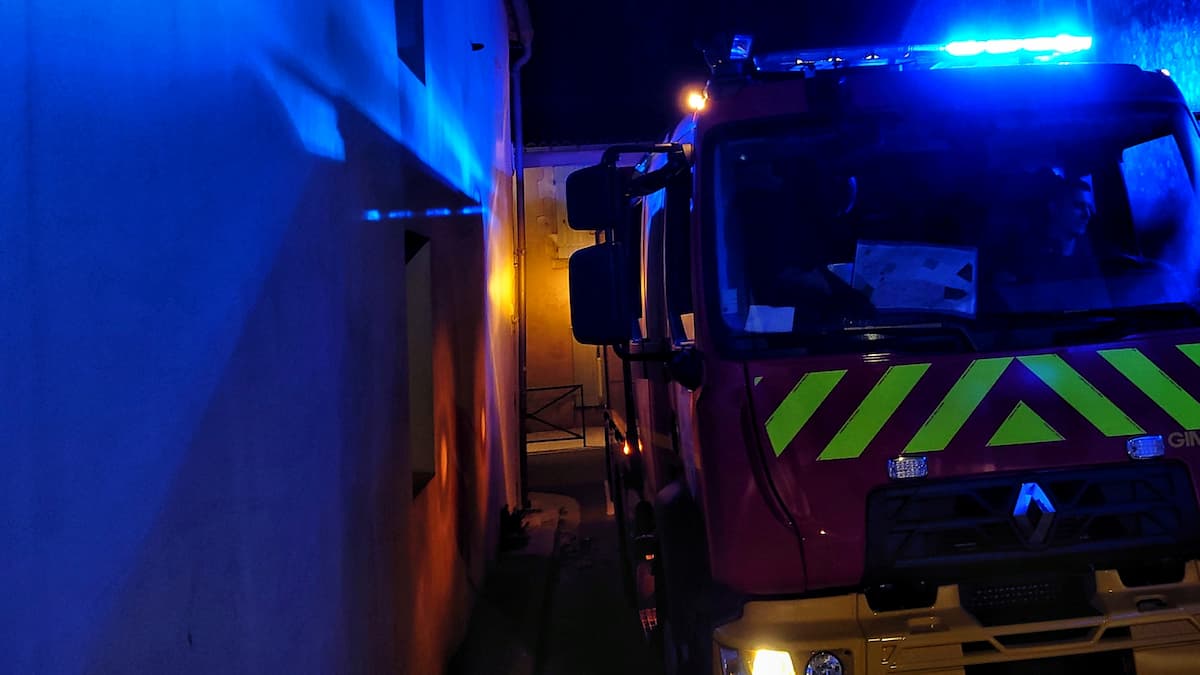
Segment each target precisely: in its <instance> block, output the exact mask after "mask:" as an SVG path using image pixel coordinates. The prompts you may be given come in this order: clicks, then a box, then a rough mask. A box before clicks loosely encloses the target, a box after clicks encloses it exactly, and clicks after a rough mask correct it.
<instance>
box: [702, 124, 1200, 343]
mask: <svg viewBox="0 0 1200 675" xmlns="http://www.w3.org/2000/svg"><path fill="white" fill-rule="evenodd" d="M711 142H712V143H713V144H712V146H711V148H712V151H711V153H709V154H708V159H707V161H708V163H709V164H708V169H709V172H710V177H711V178H710V182H708V189H709V190H711V201H710V202H708V208H709V209H711V212H710V216H711V217H709V218H708V219H707V223H708V228H709V233H710V238H709V241H710V243H711V244H712V246H711V247H710V250H711V251H712V255H711V257H710V260H711V261H712V262H714V263H715V264H714V265H713V270H714V272H715V276H716V280H715V283H714V284H713V285H712V286H710V287H711V288H712V289H713V290H714V291H716V293H715V297H714V298H713V307H712V309H713V311H714V312H715V313H717V315H718V316H720V317H721V321H720V322H719V323H720V330H718V331H717V332H718V334H720V335H723V336H724V337H725V338H726V339H728V340H730V341H732V343H733V344H734V345H736V346H737V348H738V349H739V350H744V349H751V350H753V349H773V348H795V347H803V346H805V345H812V344H814V340H813V338H815V337H820V340H819V341H818V342H819V343H820V344H822V345H827V346H828V345H830V344H834V345H840V346H838V347H837V349H838V350H840V351H868V350H870V349H869V348H870V345H868V344H866V342H868V341H864V340H861V339H852V340H838V339H832V340H831V339H830V336H831V335H834V336H837V335H841V334H843V333H845V334H846V335H854V336H861V335H862V334H863V331H862V330H861V329H862V328H863V327H864V326H883V327H893V328H896V327H904V328H906V329H911V328H913V327H914V326H919V325H930V326H933V327H934V328H936V330H937V331H939V332H943V333H944V332H945V327H946V326H947V325H949V324H953V326H954V327H955V331H957V332H966V333H967V334H968V335H969V336H970V337H972V338H973V339H974V342H973V343H978V342H983V343H985V344H988V345H990V346H991V347H995V348H1016V347H1038V346H1044V345H1038V344H1029V342H1030V341H1031V340H1032V341H1034V342H1039V341H1041V342H1045V341H1048V340H1053V339H1054V338H1053V336H1052V334H1051V333H1050V332H1046V331H1045V330H1043V331H1042V332H1040V333H1024V334H1020V335H1018V334H1017V333H1015V332H1013V331H1011V330H1010V329H1011V328H1012V327H1013V326H1014V325H1034V324H1036V325H1041V326H1043V328H1044V327H1045V326H1051V327H1053V326H1055V325H1064V324H1067V323H1073V322H1077V321H1078V320H1079V319H1080V317H1081V316H1089V317H1095V316H1098V315H1103V316H1106V317H1109V318H1111V317H1113V316H1127V315H1129V314H1130V310H1133V313H1134V314H1136V310H1137V309H1138V308H1142V307H1146V308H1158V309H1161V308H1162V307H1164V306H1169V305H1177V304H1182V305H1185V306H1186V305H1190V304H1192V303H1195V302H1197V300H1198V297H1197V296H1198V292H1197V290H1198V286H1197V282H1198V279H1200V277H1198V271H1200V232H1198V231H1197V213H1196V206H1197V204H1196V180H1195V170H1196V165H1197V161H1196V159H1197V158H1196V142H1197V137H1196V124H1195V122H1194V121H1193V119H1192V116H1191V114H1190V112H1189V111H1188V110H1187V109H1186V108H1184V107H1183V106H1182V105H1172V104H1167V103H1161V104H1148V105H1139V106H1135V107H1122V106H1117V105H1113V106H1105V107H1102V108H1090V109H1077V110H1062V109H1059V110H1049V109H1042V110H1037V111H1035V110H1009V111H996V110H991V111H987V112H986V113H983V114H980V113H978V112H977V111H973V112H972V113H971V114H959V115H953V114H945V115H942V114H938V115H934V114H931V112H930V111H925V112H923V113H916V112H912V113H896V112H890V113H887V114H882V113H880V114H875V115H862V116H856V117H852V118H844V119H839V120H837V121H830V120H818V119H812V118H805V119H788V120H776V121H771V122H768V123H763V122H759V123H753V124H740V125H739V126H735V127H730V128H727V129H724V130H719V131H718V133H716V134H714V138H713V139H712V141H711ZM1103 310H1122V312H1121V313H1114V312H1112V311H1109V312H1107V313H1104V312H1103ZM1097 312H1100V314H1097ZM1155 316H1158V317H1161V316H1163V314H1162V312H1156V313H1155ZM1172 316H1174V314H1172ZM1179 316H1181V317H1184V316H1191V314H1188V313H1180V314H1179ZM1181 320H1182V319H1181ZM931 322H932V323H931ZM1155 325H1156V326H1159V325H1160V324H1155ZM902 332H905V334H909V335H911V334H913V332H914V331H912V330H907V331H902ZM917 332H918V333H919V331H917ZM885 333H886V331H885ZM1081 335H1086V332H1085V333H1081ZM1006 341H1007V342H1006Z"/></svg>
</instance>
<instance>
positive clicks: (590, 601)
mask: <svg viewBox="0 0 1200 675" xmlns="http://www.w3.org/2000/svg"><path fill="white" fill-rule="evenodd" d="M529 488H530V501H531V503H532V506H533V508H534V511H533V512H532V513H531V514H529V515H528V516H527V517H526V527H527V532H528V533H529V543H528V544H527V545H525V546H524V547H523V548H521V549H520V550H517V551H511V552H508V553H504V554H502V555H501V556H500V558H499V560H498V561H497V564H496V568H495V570H494V571H493V572H492V574H491V576H490V577H489V579H488V581H487V583H486V584H485V588H484V590H483V597H482V598H481V599H480V601H479V603H478V604H477V608H476V610H475V614H474V616H473V617H472V619H471V625H470V627H469V632H468V635H467V639H466V641H465V642H464V644H463V646H462V648H461V649H460V650H459V653H458V654H457V655H456V656H455V659H454V660H453V661H452V663H451V665H450V668H449V670H448V672H449V673H450V675H476V674H478V675H518V674H519V675H610V674H614V673H620V674H622V675H658V673H659V668H658V666H657V664H656V661H655V659H654V658H653V656H652V653H651V650H650V649H649V648H648V647H647V646H646V644H645V643H644V640H643V639H642V631H641V627H640V625H639V623H638V620H637V614H636V612H634V611H633V609H632V608H631V607H630V605H629V603H628V600H627V598H626V596H625V594H624V590H623V584H622V580H621V574H620V569H619V567H618V565H617V553H616V526H615V523H614V521H613V519H612V517H611V516H608V515H606V513H605V510H606V504H607V502H606V499H605V493H604V451H603V450H601V449H585V450H571V451H561V452H541V453H537V454H532V453H531V454H530V457H529Z"/></svg>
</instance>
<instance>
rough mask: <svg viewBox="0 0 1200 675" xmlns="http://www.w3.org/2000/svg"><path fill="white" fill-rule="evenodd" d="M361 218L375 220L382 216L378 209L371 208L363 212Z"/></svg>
mask: <svg viewBox="0 0 1200 675" xmlns="http://www.w3.org/2000/svg"><path fill="white" fill-rule="evenodd" d="M363 218H364V219H366V220H370V221H375V220H380V219H382V218H383V216H382V215H380V213H379V211H378V210H376V209H371V210H370V211H367V212H366V213H365V214H363Z"/></svg>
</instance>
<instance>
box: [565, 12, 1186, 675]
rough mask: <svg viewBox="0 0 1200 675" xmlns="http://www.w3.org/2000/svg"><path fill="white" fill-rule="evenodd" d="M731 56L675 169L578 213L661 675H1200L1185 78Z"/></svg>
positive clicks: (678, 138) (596, 186)
mask: <svg viewBox="0 0 1200 675" xmlns="http://www.w3.org/2000/svg"><path fill="white" fill-rule="evenodd" d="M727 45H728V49H726V50H723V51H722V52H721V53H719V54H717V55H715V56H713V57H711V58H710V66H711V77H710V79H709V81H708V83H707V86H706V88H705V91H704V95H703V101H702V105H697V106H696V107H697V108H700V109H699V110H696V111H695V112H694V113H693V114H691V115H689V116H687V117H686V118H685V119H684V120H683V121H682V122H681V123H680V124H679V125H678V127H676V128H675V130H674V132H673V133H672V134H670V135H669V137H667V138H666V139H665V140H664V142H662V143H659V144H651V145H637V144H634V145H622V146H614V147H611V148H609V149H608V150H607V151H606V152H605V153H604V155H603V158H602V160H601V161H600V162H599V163H598V164H597V165H595V166H589V167H585V168H582V169H579V170H577V171H575V172H574V173H572V174H571V175H570V177H569V179H568V181H567V200H568V203H567V210H568V220H569V225H570V226H571V227H572V228H574V229H578V230H586V231H595V232H596V245H594V246H590V247H588V248H585V249H583V250H580V251H578V252H577V253H575V254H574V255H573V257H572V258H571V260H570V293H571V320H572V324H573V326H572V327H573V331H574V334H575V337H576V339H577V340H578V341H580V342H582V343H584V344H589V345H599V346H603V348H604V352H605V354H606V369H607V371H608V372H607V375H606V377H607V379H608V381H609V383H610V389H611V392H610V394H611V395H610V397H609V398H610V402H609V404H608V408H609V409H608V418H609V434H608V450H607V455H608V458H609V461H608V471H609V475H608V481H609V484H610V487H611V490H610V493H611V499H612V502H613V505H614V510H615V513H616V521H617V525H618V528H619V530H620V534H621V542H622V545H621V549H622V551H621V552H622V559H623V561H624V562H626V563H627V567H628V573H627V577H626V579H627V582H628V584H627V585H628V587H629V588H630V590H631V595H632V597H634V598H636V601H637V604H638V609H639V611H640V616H641V618H642V622H643V625H644V626H645V628H646V629H647V632H648V635H649V636H650V637H651V638H653V639H654V640H655V641H656V642H657V643H658V644H661V645H662V654H663V658H664V663H665V665H666V669H667V670H668V671H669V672H672V673H705V674H707V673H716V674H718V675H794V674H797V673H806V674H808V675H835V674H851V673H853V674H872V675H873V674H882V673H912V674H918V673H921V674H932V673H937V674H939V675H948V674H958V675H992V674H996V673H1023V674H1026V675H1028V674H1033V673H1038V674H1040V673H1099V674H1110V673H1111V674H1118V673H1120V674H1122V675H1124V674H1128V673H1137V674H1138V675H1148V674H1161V673H1196V672H1200V510H1198V507H1197V504H1198V492H1197V477H1198V476H1200V442H1198V440H1197V439H1200V434H1198V433H1197V431H1198V430H1200V311H1198V309H1197V308H1198V307H1200V304H1198V303H1200V285H1198V282H1200V236H1198V235H1200V233H1198V232H1197V226H1198V219H1197V195H1196V190H1197V175H1196V174H1197V169H1198V164H1200V155H1198V153H1197V149H1198V146H1200V136H1198V135H1197V123H1196V120H1195V118H1194V117H1193V115H1192V113H1191V112H1190V110H1189V109H1188V106H1187V104H1186V101H1185V99H1184V98H1183V96H1182V95H1181V93H1180V90H1179V89H1178V87H1177V86H1176V84H1175V83H1174V82H1173V81H1172V79H1171V78H1170V76H1169V74H1168V73H1166V72H1165V71H1152V70H1145V69H1142V68H1140V67H1136V66H1133V65H1127V64H1114V63H1103V62H1092V61H1090V60H1089V59H1088V55H1089V53H1091V52H1090V50H1092V48H1093V45H1092V40H1091V38H1088V37H1085V36H1078V35H1065V34H1062V35H1053V36H1048V37H1021V38H1013V39H1000V40H964V41H956V42H948V43H943V44H936V45H902V46H895V45H893V46H870V47H854V48H838V49H823V50H812V49H794V50H793V49H776V50H770V51H768V50H761V49H759V50H756V49H755V47H754V39H753V36H743V35H738V36H734V37H733V39H732V40H731V41H730V42H729V43H727ZM622 156H627V157H628V156H632V158H633V160H634V161H635V162H636V165H635V166H632V167H630V166H627V165H628V164H629V162H625V163H622V162H621V161H619V160H620V158H621V157H622Z"/></svg>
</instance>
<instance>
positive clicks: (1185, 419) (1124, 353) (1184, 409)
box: [1098, 349, 1200, 429]
mask: <svg viewBox="0 0 1200 675" xmlns="http://www.w3.org/2000/svg"><path fill="white" fill-rule="evenodd" d="M1098 353H1099V354H1100V356H1101V357H1103V358H1104V360H1105V361H1108V362H1109V363H1111V364H1112V366H1113V367H1114V368H1116V369H1117V370H1118V371H1120V372H1121V374H1122V375H1124V376H1125V377H1126V378H1128V379H1129V381H1130V382H1132V383H1133V384H1134V386H1136V387H1137V388H1138V389H1141V390H1142V393H1144V394H1145V395H1146V396H1149V397H1150V399H1151V400H1153V401H1154V402H1155V403H1157V404H1158V407H1160V408H1162V409H1163V410H1164V411H1165V412H1166V413H1167V414H1168V415H1170V416H1171V418H1172V419H1174V420H1175V421H1176V422H1178V423H1179V425H1180V426H1182V427H1183V428H1184V429H1200V402H1197V401H1196V399H1194V398H1192V396H1191V394H1189V393H1187V392H1186V391H1184V390H1183V387H1180V386H1179V384H1177V383H1176V382H1175V380H1172V379H1171V377H1170V376H1169V375H1167V374H1166V373H1164V372H1163V371H1162V370H1161V369H1159V367H1158V366H1156V365H1154V362H1153V361H1151V360H1150V359H1149V358H1147V357H1146V355H1145V354H1143V353H1141V352H1140V351H1138V350H1137V349H1102V350H1100V351H1099V352H1098Z"/></svg>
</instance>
